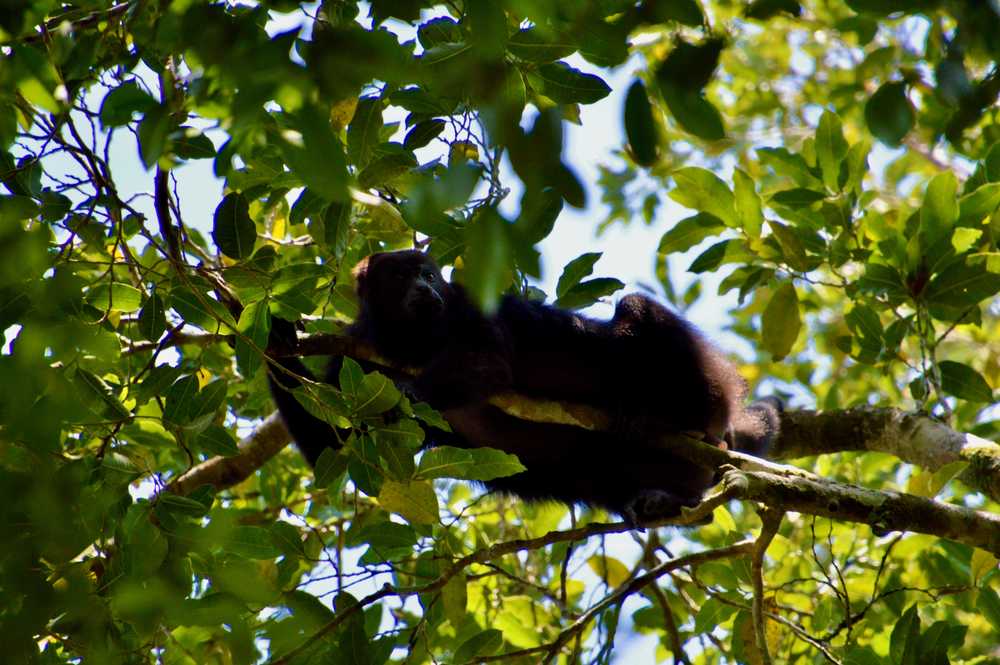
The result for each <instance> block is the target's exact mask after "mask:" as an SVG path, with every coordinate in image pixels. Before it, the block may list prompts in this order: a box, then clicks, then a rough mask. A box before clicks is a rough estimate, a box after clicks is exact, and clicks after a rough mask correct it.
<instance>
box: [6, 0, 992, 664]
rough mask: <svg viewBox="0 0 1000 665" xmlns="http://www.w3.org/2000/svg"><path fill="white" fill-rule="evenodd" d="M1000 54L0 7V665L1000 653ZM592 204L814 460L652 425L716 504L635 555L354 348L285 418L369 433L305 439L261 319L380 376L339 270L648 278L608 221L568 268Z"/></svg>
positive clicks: (841, 27) (620, 10) (631, 5)
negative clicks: (515, 491)
mask: <svg viewBox="0 0 1000 665" xmlns="http://www.w3.org/2000/svg"><path fill="white" fill-rule="evenodd" d="M998 61H1000V5H998V3H996V2H993V1H976V0H905V1H895V2H892V1H889V0H825V1H815V2H798V1H796V0H752V1H740V2H734V1H732V0H648V1H645V2H637V1H636V0H602V1H599V2H578V1H576V0H464V1H463V0H453V1H448V2H444V3H441V4H435V3H430V2H423V1H422V0H372V1H371V2H370V3H361V4H358V3H355V2H348V1H345V0H327V1H326V2H321V3H309V4H303V5H300V4H299V3H297V2H294V1H292V0H264V1H262V2H257V3H254V2H249V1H248V2H244V3H236V2H223V3H214V2H207V1H205V0H186V1H175V2H147V1H144V0H129V1H126V2H121V3H117V4H112V3H108V2H101V1H100V0H80V1H77V2H67V3H58V2H52V1H50V0H7V1H6V2H2V3H0V184H2V187H0V331H3V333H4V335H5V340H4V346H3V348H2V350H0V386H2V388H0V543H2V547H0V645H2V649H3V653H4V655H3V659H5V662H11V663H15V662H16V663H20V662H42V663H63V662H85V663H146V662H164V663H225V664H228V663H259V662H266V663H275V664H277V663H307V662H313V663H364V664H370V665H381V663H385V662H390V661H391V662H413V663H422V662H434V663H442V662H449V663H469V662H481V661H495V660H496V661H501V662H519V663H521V662H523V663H534V662H540V661H546V662H602V663H604V662H611V661H612V660H613V659H614V658H615V656H616V655H618V654H621V653H623V652H624V651H625V650H628V653H629V654H630V656H629V658H630V659H631V660H632V662H638V661H636V659H642V662H653V660H654V659H655V660H658V661H659V660H667V659H672V661H673V662H678V663H681V662H690V663H730V662H740V663H753V664H757V663H767V662H798V663H805V662H810V663H811V662H816V663H822V662H831V663H852V664H867V663H884V662H890V663H893V664H895V665H903V664H910V663H935V664H936V663H947V662H967V663H984V662H998V661H1000V651H998V648H997V644H998V643H1000V639H998V637H1000V595H998V586H1000V581H998V575H997V558H996V557H997V556H1000V515H998V514H997V513H998V507H1000V503H998V502H1000V449H998V448H997V447H996V446H995V445H994V444H993V443H992V440H994V439H996V438H997V437H998V436H1000V420H998V419H997V418H996V414H997V410H996V408H995V407H994V402H995V399H996V398H995V393H994V388H993V387H994V386H998V385H1000V344H998V343H997V342H996V341H995V340H996V339H998V337H1000V319H998V313H1000V312H998V306H997V302H998V300H997V294H998V292H1000V248H998V243H1000V104H998V97H1000V65H998ZM622 71H625V72H628V73H629V76H630V79H629V83H628V85H627V88H625V89H624V90H621V91H618V90H616V91H614V92H615V93H619V92H620V93H621V94H620V95H617V98H620V99H621V102H620V108H618V109H617V110H616V115H617V117H619V118H620V120H621V124H620V126H617V127H606V126H590V127H587V126H586V124H584V127H583V128H584V129H585V130H587V131H589V132H592V133H603V134H607V133H608V132H620V133H621V135H622V145H621V149H620V150H618V151H616V152H614V154H606V155H598V156H597V158H598V159H600V160H601V166H600V173H601V176H600V178H599V180H598V182H597V183H596V184H595V183H585V182H582V180H581V177H580V176H579V171H580V169H579V165H576V164H573V163H571V161H569V159H568V158H567V157H566V154H567V152H566V151H565V150H564V148H565V147H566V146H565V145H564V144H565V143H566V141H565V137H566V136H567V130H566V128H567V126H569V125H570V124H580V123H581V122H582V120H581V118H584V117H585V115H586V114H585V113H582V110H585V109H586V108H587V107H588V106H589V105H593V104H596V103H599V102H601V100H606V98H608V97H609V94H611V93H612V90H611V88H610V87H609V84H608V83H607V81H611V80H612V79H613V76H614V77H616V76H618V73H620V72H622ZM605 103H606V101H605ZM136 160H138V161H136ZM199 168H200V169H201V170H200V171H199V170H198V169H199ZM192 173H195V174H200V175H197V176H195V177H191V175H190V174H192ZM185 174H187V175H185ZM209 174H214V176H215V178H217V179H218V182H219V183H221V186H224V190H223V191H222V192H221V194H220V193H219V189H211V188H210V187H209V184H210V183H211V182H212V178H211V177H210V176H209ZM213 186H214V185H213ZM208 192H211V194H209V193H208ZM595 193H599V199H600V200H597V198H598V196H595ZM208 196H212V197H214V198H212V199H209V198H207V197H208ZM668 198H669V199H670V200H671V201H672V202H668V200H667V199H668ZM678 205H679V206H682V207H683V208H684V209H687V211H688V212H687V213H685V214H684V215H675V214H674V212H673V211H675V210H678V209H680V208H679V207H678ZM570 208H577V209H586V210H591V211H594V215H596V216H597V217H599V218H600V222H599V224H598V231H600V232H602V233H603V232H606V231H607V229H608V228H609V227H612V226H616V225H622V226H630V225H652V226H653V227H654V228H656V229H657V230H660V231H662V236H661V237H662V239H661V241H660V243H659V246H658V247H657V248H656V249H655V252H654V251H652V248H649V247H641V246H637V247H635V255H636V256H637V259H638V260H642V261H646V260H648V261H649V262H650V263H653V262H655V265H656V273H655V274H656V276H657V278H658V281H659V284H658V285H657V286H656V288H657V289H659V291H660V295H661V296H662V297H663V298H664V299H665V300H668V301H671V302H672V303H673V304H674V306H675V307H678V308H680V309H684V308H686V307H687V306H688V305H690V304H692V303H694V302H696V301H699V300H713V299H718V300H719V301H720V302H725V303H727V305H731V311H729V312H728V316H727V325H728V327H729V328H730V329H731V331H732V332H733V333H734V334H735V335H737V336H740V337H743V338H745V340H746V341H747V342H749V345H750V348H753V349H755V350H756V355H755V356H754V357H745V358H743V359H742V362H743V366H742V368H741V369H742V372H743V374H744V376H745V377H746V378H747V379H748V380H749V381H750V382H751V384H752V385H753V386H754V387H755V388H757V387H760V388H761V389H762V392H764V393H767V392H778V393H780V394H783V395H785V396H788V397H791V404H792V406H793V409H792V410H790V411H789V412H788V413H787V414H786V417H785V419H784V431H783V434H782V437H781V440H780V441H779V444H778V447H777V450H776V451H775V456H776V458H778V459H779V460H781V461H785V460H791V459H793V458H794V460H795V464H796V466H795V467H789V466H784V465H782V464H778V463H771V462H769V463H761V462H753V461H748V460H745V459H740V458H738V457H736V456H732V455H729V454H727V453H725V452H724V451H720V450H718V449H715V448H711V447H709V446H705V445H703V444H697V443H694V442H692V441H680V442H677V441H664V442H662V443H663V445H664V446H673V447H674V448H675V449H677V450H678V451H680V453H679V454H684V455H690V456H692V457H693V458H695V459H699V460H702V461H703V462H705V463H707V464H713V465H721V464H729V466H727V467H725V468H724V469H723V475H722V477H723V482H722V483H721V484H720V486H719V489H718V492H717V493H716V494H714V495H713V496H711V497H709V499H707V500H706V503H705V504H703V505H702V506H701V507H699V508H698V509H695V511H694V513H692V514H690V515H686V516H684V517H682V518H681V520H680V522H686V523H693V522H698V521H699V518H700V517H704V516H706V515H708V514H711V515H713V516H714V520H713V521H712V523H711V524H709V525H703V526H698V527H688V528H684V529H679V528H675V527H664V528H650V529H647V530H646V531H633V532H629V531H628V529H627V528H626V527H625V526H624V525H622V524H620V523H617V522H615V521H614V520H610V521H609V519H608V516H607V515H604V514H602V513H600V512H597V511H586V510H580V509H575V510H570V509H568V508H567V507H565V506H562V505H557V504H539V505H532V504H525V503H522V502H518V501H516V500H512V499H510V498H505V497H498V496H491V495H487V496H482V494H481V492H480V491H479V490H478V489H477V488H476V487H475V485H474V484H473V483H469V482H462V481H466V480H476V479H480V480H481V479H487V478H490V477H495V476H500V475H505V474H510V473H512V472H514V471H516V470H517V469H518V468H520V467H519V466H518V463H517V460H516V459H515V458H512V457H511V456H508V455H504V454H502V453H499V452H496V451H476V452H475V453H473V452H470V451H465V450H460V449H451V448H437V449H433V450H429V451H427V450H424V451H422V450H421V441H422V436H423V434H422V430H421V428H420V426H419V423H420V422H431V423H434V422H440V420H439V419H440V416H438V415H437V414H436V413H434V412H433V411H432V410H431V409H430V408H429V407H427V406H426V405H421V404H412V403H411V402H410V401H409V400H408V399H406V398H405V397H404V396H402V395H401V393H400V392H399V391H398V390H396V388H395V387H394V386H393V385H392V384H391V383H390V382H388V380H387V379H385V378H384V376H383V375H382V374H379V373H372V374H368V375H364V376H363V375H362V374H361V370H360V368H359V366H358V365H356V364H354V363H352V362H350V361H347V362H345V370H344V371H345V372H347V373H348V375H349V376H350V378H351V380H350V381H345V382H342V385H343V390H336V389H334V388H331V387H329V386H323V385H319V384H310V385H308V386H306V387H305V389H304V390H303V391H302V395H301V398H302V400H303V402H304V403H305V404H307V405H310V408H312V409H313V410H314V412H316V413H317V414H319V415H321V416H322V417H324V418H326V419H328V420H329V421H330V422H331V423H333V424H336V425H338V426H341V427H346V428H350V429H351V431H352V433H351V435H350V437H349V438H348V439H347V441H346V445H345V446H344V447H343V449H342V450H341V451H340V452H334V451H332V450H331V451H330V452H329V453H325V454H324V456H323V457H322V458H321V459H320V462H319V464H318V465H317V468H316V470H315V474H314V473H313V472H312V470H310V469H309V468H308V467H307V466H306V464H305V463H304V462H303V460H302V459H301V458H300V456H299V455H298V454H297V453H296V452H295V450H294V448H291V447H288V448H287V449H285V445H286V444H287V443H288V435H287V433H286V432H285V431H284V429H283V426H282V425H281V423H280V421H278V420H277V419H276V418H275V417H274V416H273V415H270V414H271V412H272V411H273V406H272V403H271V400H270V397H269V395H268V392H267V382H266V373H267V372H268V371H273V366H272V365H271V364H269V362H268V360H267V358H266V357H265V355H264V350H265V348H266V346H267V340H268V333H269V328H270V322H271V316H270V315H277V316H280V317H282V318H285V319H289V320H302V321H304V330H305V331H306V332H307V333H309V334H308V335H306V336H304V339H303V341H302V343H301V345H300V348H299V349H298V351H299V352H300V353H301V354H303V355H311V356H320V355H322V354H324V353H331V352H337V353H346V354H348V355H352V356H354V357H357V358H365V357H367V356H366V354H365V349H359V348H355V347H354V346H352V345H351V343H350V340H346V339H344V338H343V337H342V336H339V335H338V333H340V332H341V331H342V329H343V326H344V325H345V324H346V323H348V322H350V321H351V320H352V319H353V317H354V316H355V315H356V313H357V302H356V299H355V296H354V291H353V282H352V277H351V269H352V267H353V266H354V265H355V264H356V263H357V262H358V261H359V260H360V259H362V258H364V257H365V256H367V255H369V254H371V253H372V252H374V251H378V250H380V249H391V248H402V247H413V246H415V245H416V246H419V247H422V248H426V249H427V251H429V252H430V253H431V254H432V255H433V256H434V257H435V258H436V259H437V260H438V261H439V262H440V263H441V264H442V265H446V266H449V267H451V275H452V279H454V280H458V281H461V282H462V283H463V284H464V285H465V286H466V287H467V288H468V290H469V292H470V293H471V294H473V296H474V298H475V299H476V301H477V302H478V303H480V304H481V305H482V306H483V307H485V308H490V307H491V306H493V305H494V304H495V303H496V302H497V297H498V296H499V294H501V293H503V292H505V291H513V292H520V293H522V294H525V295H529V296H531V297H543V296H544V297H547V298H549V299H550V300H551V301H553V302H556V303H557V304H559V305H560V306H563V307H567V308H581V307H586V306H588V305H590V304H593V303H594V302H595V301H597V300H600V299H607V298H609V297H614V296H615V294H620V293H621V289H622V288H623V283H622V281H620V280H619V279H618V278H619V277H625V276H619V275H600V274H599V273H598V276H594V273H595V264H596V261H597V259H598V257H599V256H600V253H599V252H600V249H601V238H602V236H601V235H600V234H599V235H598V236H597V237H596V239H595V240H594V242H593V249H594V251H593V252H589V253H586V254H584V255H582V256H580V257H578V258H577V259H575V260H573V261H571V262H570V263H569V264H567V265H566V266H565V268H564V269H563V270H562V275H561V277H560V278H559V280H558V284H557V286H556V288H555V292H554V293H547V294H545V293H542V292H541V290H540V289H539V286H538V285H539V284H540V282H539V278H540V277H541V267H540V255H539V253H538V250H537V245H538V243H539V242H541V241H542V240H543V239H545V238H547V237H549V236H550V234H552V233H553V229H554V228H555V229H556V230H555V233H557V234H558V233H559V232H560V228H562V227H561V226H560V227H557V220H558V223H559V224H560V225H565V224H566V221H565V215H564V218H563V219H562V220H560V215H561V213H563V212H564V209H565V210H568V209H570ZM213 210H214V213H211V211H213ZM192 211H194V212H192ZM199 219H203V220H207V223H200V222H199V221H197V220H199ZM592 230H593V229H592V228H589V227H588V228H586V229H583V230H582V232H585V233H590V232H591V231H592ZM574 232H575V233H580V232H581V230H579V229H577V230H575V231H574ZM682 264H683V265H682ZM681 269H684V270H686V271H687V273H689V274H691V275H694V279H679V278H678V276H679V274H680V270H681ZM681 283H683V284H685V285H686V286H684V287H683V288H682V287H681V286H679V284H681ZM707 284H712V285H713V286H712V288H708V287H707V286H706V285H707ZM716 284H717V285H718V287H717V288H716V287H715V285H716ZM316 362H317V363H321V362H322V361H321V360H319V359H316ZM503 403H504V404H505V406H506V407H507V408H509V409H511V410H512V411H514V412H516V413H518V414H520V415H521V416H523V417H525V418H529V419H541V420H545V419H552V418H557V417H562V416H561V415H560V414H562V415H563V416H564V415H565V413H564V412H563V411H562V410H561V409H563V408H564V407H566V406H567V405H559V404H541V405H539V404H534V403H531V402H530V401H528V400H526V399H523V398H521V397H519V396H517V395H510V396H504V400H503ZM806 409H817V410H820V411H821V413H817V412H816V411H812V410H806ZM390 413H392V414H393V415H394V417H389V416H388V414H390ZM574 413H576V414H577V416H579V411H574ZM400 414H402V416H403V417H402V418H400V417H398V416H399V415H400ZM588 418H589V419H590V420H589V422H585V423H581V424H582V425H587V426H596V427H601V426H602V414H599V413H597V414H589V415H587V416H586V417H584V418H583V419H584V420H587V419H588ZM240 439H242V440H240ZM615 454H616V451H609V453H608V468H609V473H611V472H613V470H614V462H615V459H616V457H615ZM442 479H453V480H442ZM454 479H457V480H454ZM638 635H642V636H644V637H643V638H642V639H637V636H638ZM623 662H624V661H623Z"/></svg>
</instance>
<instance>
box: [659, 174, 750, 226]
mask: <svg viewBox="0 0 1000 665" xmlns="http://www.w3.org/2000/svg"><path fill="white" fill-rule="evenodd" d="M733 196H734V201H735V204H736V217H737V219H739V222H740V228H742V229H743V232H744V233H746V234H747V235H748V236H749V237H751V238H759V237H760V230H761V226H763V223H764V213H763V212H762V210H761V203H760V197H759V196H757V187H756V184H755V183H754V181H753V178H751V177H750V175H749V174H747V172H746V171H744V170H743V169H734V170H733ZM661 242H662V241H661Z"/></svg>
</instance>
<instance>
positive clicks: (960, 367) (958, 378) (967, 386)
mask: <svg viewBox="0 0 1000 665" xmlns="http://www.w3.org/2000/svg"><path fill="white" fill-rule="evenodd" d="M938 370H939V371H940V372H941V388H942V389H943V390H944V391H945V392H946V393H948V394H950V395H954V396H955V397H958V398H961V399H965V400H969V401H970V402H992V401H993V390H992V389H991V388H990V385H989V384H988V383H986V379H984V378H983V377H982V375H981V374H979V372H977V371H976V370H974V369H972V368H971V367H969V366H968V365H964V364H962V363H959V362H954V361H952V360H942V361H941V362H940V363H938Z"/></svg>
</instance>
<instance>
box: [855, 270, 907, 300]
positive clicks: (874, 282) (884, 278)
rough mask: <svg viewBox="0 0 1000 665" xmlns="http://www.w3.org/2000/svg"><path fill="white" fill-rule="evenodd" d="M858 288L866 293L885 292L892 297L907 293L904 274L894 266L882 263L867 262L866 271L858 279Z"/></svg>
mask: <svg viewBox="0 0 1000 665" xmlns="http://www.w3.org/2000/svg"><path fill="white" fill-rule="evenodd" d="M858 288H859V289H860V290H861V291H862V292H864V293H871V294H875V295H880V294H885V295H888V296H891V297H902V296H905V295H906V289H905V288H904V287H903V276H902V275H901V274H900V273H899V271H898V270H896V269H895V268H893V267H892V266H887V265H883V264H881V263H868V264H865V273H864V275H862V276H861V279H859V280H858Z"/></svg>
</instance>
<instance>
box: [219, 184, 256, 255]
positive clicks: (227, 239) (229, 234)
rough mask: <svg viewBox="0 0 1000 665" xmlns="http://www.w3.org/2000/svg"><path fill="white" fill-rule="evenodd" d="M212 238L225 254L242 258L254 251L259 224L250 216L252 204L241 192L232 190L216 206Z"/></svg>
mask: <svg viewBox="0 0 1000 665" xmlns="http://www.w3.org/2000/svg"><path fill="white" fill-rule="evenodd" d="M212 240H214V241H215V244H216V246H217V247H218V248H219V251H221V252H222V253H223V254H225V255H226V256H228V257H229V258H231V259H236V260H239V259H242V258H245V257H247V256H250V255H251V254H252V253H253V248H254V245H255V244H256V243H257V226H256V225H255V224H254V222H253V219H251V218H250V204H249V203H248V202H247V200H246V197H245V196H243V194H242V193H241V192H230V193H229V194H226V196H225V197H224V198H223V199H222V201H221V202H220V203H219V205H218V206H216V208H215V215H214V217H213V221H212Z"/></svg>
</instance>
